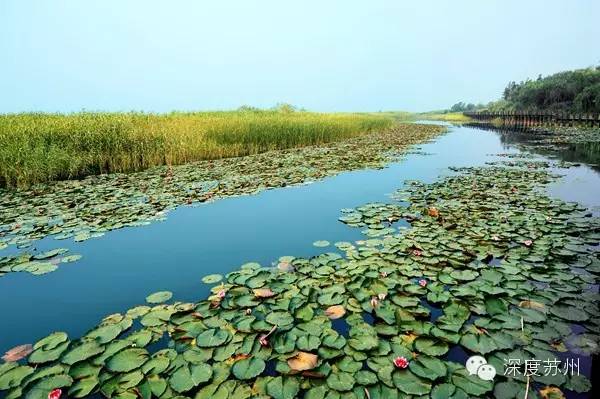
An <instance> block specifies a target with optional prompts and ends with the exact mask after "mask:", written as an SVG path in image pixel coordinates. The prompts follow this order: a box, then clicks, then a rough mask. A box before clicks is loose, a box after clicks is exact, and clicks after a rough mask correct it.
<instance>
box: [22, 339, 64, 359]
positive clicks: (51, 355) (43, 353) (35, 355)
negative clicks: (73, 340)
mask: <svg viewBox="0 0 600 399" xmlns="http://www.w3.org/2000/svg"><path fill="white" fill-rule="evenodd" d="M65 336H66V335H65ZM38 343H39V342H38ZM55 343H56V342H52V343H51V344H49V345H40V346H39V347H38V348H37V349H36V350H34V351H33V352H32V353H31V355H29V359H28V361H29V363H33V364H41V363H48V362H51V361H54V360H57V359H58V358H60V356H61V355H62V354H63V353H64V352H65V351H66V350H67V348H68V347H69V342H68V341H65V342H62V343H59V344H57V346H54V344H55ZM46 347H51V348H50V349H45V348H46Z"/></svg>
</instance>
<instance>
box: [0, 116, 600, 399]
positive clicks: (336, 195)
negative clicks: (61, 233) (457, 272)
mask: <svg viewBox="0 0 600 399" xmlns="http://www.w3.org/2000/svg"><path fill="white" fill-rule="evenodd" d="M420 149H421V150H422V151H424V152H425V153H428V155H423V154H419V153H414V154H409V155H407V156H406V157H405V158H404V159H403V160H401V161H399V162H395V163H392V164H390V165H389V166H388V167H387V168H385V169H382V170H361V171H354V172H346V173H342V174H340V175H338V176H335V177H331V178H327V179H323V180H320V181H318V182H314V183H312V184H307V185H302V186H295V187H288V188H282V189H275V190H269V191H265V192H262V193H260V194H258V195H253V196H242V197H235V198H229V199H223V200H219V201H216V202H213V203H205V204H201V205H197V206H182V207H180V208H178V209H176V210H175V211H173V212H171V213H170V214H169V215H168V219H167V220H166V221H164V222H159V223H153V224H151V225H149V226H144V227H136V228H126V229H122V230H117V231H113V232H109V233H107V234H106V235H105V236H104V237H102V238H99V239H92V240H88V241H85V242H81V243H75V242H72V241H70V242H68V241H67V240H65V241H56V240H52V239H45V240H42V241H40V242H38V243H36V245H35V247H36V248H37V249H38V250H45V249H52V248H56V247H68V248H70V249H71V251H72V252H73V253H79V254H82V255H83V259H81V260H80V261H78V262H75V263H73V264H66V265H64V266H61V267H60V268H59V269H58V270H57V271H55V272H53V273H50V274H47V275H45V276H41V277H36V276H33V275H30V274H28V273H10V274H8V275H6V276H4V277H2V278H0V314H2V323H1V327H0V353H3V352H4V351H5V350H7V349H9V348H11V347H13V346H15V345H19V344H23V343H31V342H35V341H36V340H38V339H39V338H41V337H44V336H45V335H47V334H48V333H50V332H53V331H66V332H67V333H68V334H69V336H70V337H72V338H75V337H78V336H80V335H82V334H83V333H85V332H86V331H87V330H88V329H89V328H91V327H92V326H95V325H96V324H97V323H98V322H99V321H100V319H102V317H103V316H105V315H108V314H111V313H115V312H123V311H125V310H127V309H128V308H130V307H132V306H135V305H137V304H143V303H144V298H145V296H146V295H148V294H150V293H152V292H155V291H158V290H169V291H172V292H173V293H174V299H175V300H182V301H194V300H199V299H201V298H205V297H206V296H207V295H208V292H209V286H207V285H205V284H203V283H202V282H201V281H200V279H201V278H202V277H203V276H204V275H207V274H211V273H221V274H225V273H227V272H229V271H232V270H235V269H237V268H238V267H239V265H241V264H243V263H245V262H248V261H257V262H259V263H261V264H263V265H270V264H271V263H272V262H274V261H275V260H277V259H278V258H279V257H280V256H283V255H294V256H310V255H313V254H316V253H319V252H322V251H323V249H321V248H316V247H313V246H312V242H314V241H315V240H329V241H331V242H336V241H353V240H357V239H360V238H361V237H362V235H361V233H360V229H352V228H349V227H347V226H345V225H344V224H342V223H341V222H339V221H337V219H338V217H339V216H340V209H341V208H348V207H355V206H358V205H362V204H365V203H368V202H373V201H389V198H388V196H387V194H389V193H392V192H393V191H395V190H396V189H398V188H401V187H402V185H403V181H404V180H405V179H418V180H422V181H425V182H431V181H434V180H435V179H437V178H439V176H441V175H444V174H448V173H450V172H449V171H448V170H447V168H448V167H449V166H478V165H483V164H484V163H485V162H487V161H493V160H497V159H502V158H499V157H496V156H494V154H497V153H506V152H518V151H519V150H517V149H516V148H514V147H513V146H512V144H511V143H509V142H507V141H506V140H502V137H501V136H500V135H499V134H497V133H495V132H492V131H484V130H480V129H475V128H469V127H452V128H451V129H450V131H449V133H447V134H446V135H444V136H441V137H439V138H438V139H437V140H435V141H434V142H432V143H428V144H424V145H422V146H420ZM559 172H560V173H561V174H565V177H564V178H562V180H561V181H560V183H558V184H555V185H554V186H552V187H551V188H550V192H551V194H552V195H555V196H558V197H560V198H562V199H565V200H568V201H579V202H581V203H583V204H584V205H586V206H588V207H591V208H593V210H594V212H595V213H596V214H598V213H599V210H600V207H599V206H600V174H599V172H598V169H596V170H594V169H593V168H591V167H589V166H587V165H583V164H582V165H581V166H578V167H574V168H570V169H560V170H559ZM588 372H589V371H588ZM577 397H584V396H577Z"/></svg>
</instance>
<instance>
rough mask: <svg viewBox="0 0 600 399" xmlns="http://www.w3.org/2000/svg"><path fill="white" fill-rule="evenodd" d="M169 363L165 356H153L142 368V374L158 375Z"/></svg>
mask: <svg viewBox="0 0 600 399" xmlns="http://www.w3.org/2000/svg"><path fill="white" fill-rule="evenodd" d="M170 363H171V361H170V360H169V358H168V357H166V356H153V357H152V359H150V360H148V361H147V362H146V363H144V365H143V366H142V372H143V373H144V374H155V375H157V374H160V373H162V372H163V371H165V370H166V369H167V367H169V364H170Z"/></svg>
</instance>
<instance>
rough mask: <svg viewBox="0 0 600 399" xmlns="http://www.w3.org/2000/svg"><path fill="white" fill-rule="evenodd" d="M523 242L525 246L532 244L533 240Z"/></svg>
mask: <svg viewBox="0 0 600 399" xmlns="http://www.w3.org/2000/svg"><path fill="white" fill-rule="evenodd" d="M523 244H525V246H526V247H530V246H531V244H533V241H532V240H525V241H523Z"/></svg>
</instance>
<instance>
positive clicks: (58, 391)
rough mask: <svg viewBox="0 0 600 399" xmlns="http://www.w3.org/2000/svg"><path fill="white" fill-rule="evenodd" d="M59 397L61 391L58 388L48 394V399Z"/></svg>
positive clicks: (57, 398)
mask: <svg viewBox="0 0 600 399" xmlns="http://www.w3.org/2000/svg"><path fill="white" fill-rule="evenodd" d="M61 395H62V390H61V389H60V388H56V389H53V390H52V391H50V393H48V399H59V398H60V396H61Z"/></svg>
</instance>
